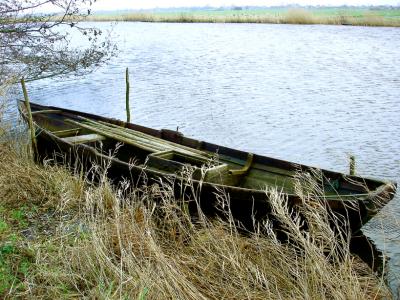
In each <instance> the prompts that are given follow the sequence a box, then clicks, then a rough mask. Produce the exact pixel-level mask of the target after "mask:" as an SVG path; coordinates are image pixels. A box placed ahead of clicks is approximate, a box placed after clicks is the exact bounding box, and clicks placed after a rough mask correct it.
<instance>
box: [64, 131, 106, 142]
mask: <svg viewBox="0 0 400 300" xmlns="http://www.w3.org/2000/svg"><path fill="white" fill-rule="evenodd" d="M105 139H106V137H105V136H102V135H100V134H97V133H90V134H84V135H76V136H69V137H65V138H62V139H61V140H62V141H64V142H67V143H70V144H74V145H76V144H84V143H91V142H97V141H102V140H105Z"/></svg>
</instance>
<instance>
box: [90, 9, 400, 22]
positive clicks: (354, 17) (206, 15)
mask: <svg viewBox="0 0 400 300" xmlns="http://www.w3.org/2000/svg"><path fill="white" fill-rule="evenodd" d="M89 20H92V21H142V22H182V23H191V22H204V23H206V22H208V23H272V24H328V25H341V24H345V25H361V26H400V9H397V8H396V9H373V8H348V9H343V8H330V7H323V8H307V9H306V8H270V9H248V10H246V9H244V10H203V11H202V10H195V11H190V10H181V11H172V12H170V11H168V12H163V11H154V12H151V11H142V12H132V13H121V14H113V13H110V14H103V15H100V14H99V15H93V16H91V17H90V18H89Z"/></svg>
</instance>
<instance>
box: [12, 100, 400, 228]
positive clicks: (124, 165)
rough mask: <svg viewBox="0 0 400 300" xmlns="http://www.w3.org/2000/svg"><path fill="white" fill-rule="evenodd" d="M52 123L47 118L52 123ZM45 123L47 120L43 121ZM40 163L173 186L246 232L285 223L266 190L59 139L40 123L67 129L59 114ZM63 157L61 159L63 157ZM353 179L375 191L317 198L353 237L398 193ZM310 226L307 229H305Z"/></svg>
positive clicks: (262, 161) (40, 135) (194, 205)
mask: <svg viewBox="0 0 400 300" xmlns="http://www.w3.org/2000/svg"><path fill="white" fill-rule="evenodd" d="M31 109H32V112H37V111H44V110H59V111H62V114H63V116H65V115H67V116H71V117H73V116H83V117H85V118H91V119H95V120H100V121H103V122H107V123H110V124H115V125H122V126H124V127H125V128H130V129H133V130H138V131H140V132H144V133H146V134H149V135H152V136H155V137H158V138H162V139H165V140H168V141H170V142H174V143H178V144H183V145H185V146H187V147H191V146H192V147H193V148H197V149H198V148H201V149H206V150H207V151H209V152H214V153H218V154H219V155H223V156H227V157H232V158H235V159H241V160H245V159H246V156H247V155H248V153H246V152H242V151H240V150H235V149H230V148H227V147H223V146H219V145H214V144H211V143H206V142H202V141H197V140H194V139H190V138H186V137H184V136H183V135H182V134H180V133H178V132H175V131H169V130H155V129H151V128H146V127H143V126H139V125H136V124H129V123H125V122H122V121H118V120H114V119H109V118H104V117H100V116H96V115H92V114H87V113H82V112H77V111H72V110H66V109H61V108H57V107H47V106H41V105H37V104H33V103H32V104H31ZM20 111H21V112H22V114H23V116H25V117H26V113H25V112H26V110H25V109H24V103H22V102H21V103H20ZM46 118H47V119H46ZM43 120H45V121H43ZM35 121H36V133H37V145H38V154H39V156H38V159H39V160H41V161H42V160H44V159H49V158H50V159H55V160H56V161H58V162H63V163H67V164H68V165H70V166H71V167H74V166H76V165H77V164H79V165H81V166H84V167H85V168H86V169H90V167H91V166H92V165H93V164H97V165H100V166H106V165H107V166H108V167H107V175H108V177H109V178H110V180H112V181H113V182H115V183H117V182H119V181H121V180H129V181H131V183H132V184H133V185H134V186H135V187H138V188H142V187H143V188H144V187H149V186H151V185H159V186H160V182H161V181H162V182H164V183H165V182H167V183H168V184H170V185H171V187H172V188H173V190H174V193H175V198H176V199H178V200H188V203H189V210H190V211H191V212H192V213H194V214H196V212H197V211H198V208H201V210H202V211H203V212H204V213H205V214H207V215H220V216H222V217H223V216H224V211H226V208H228V207H229V210H230V213H231V214H232V216H233V217H234V219H235V220H236V221H237V222H238V223H240V224H241V225H242V226H243V228H246V229H249V230H254V229H255V226H257V224H259V222H261V221H263V220H264V219H266V218H268V220H269V221H270V222H272V223H274V225H275V227H279V224H278V223H279V222H278V221H277V220H276V219H274V218H273V217H271V216H272V214H271V205H270V198H269V197H270V194H269V193H268V192H267V191H266V190H260V189H249V188H242V187H236V186H230V185H223V184H214V183H209V182H206V181H203V180H196V179H193V178H190V179H188V178H184V177H182V176H180V175H179V174H165V173H162V172H158V171H157V170H152V169H148V168H146V167H143V166H137V165H134V164H130V163H128V161H127V160H122V159H119V158H118V157H113V156H109V155H104V154H102V153H101V152H100V151H98V150H97V149H96V148H95V147H93V146H91V145H87V144H77V145H74V144H71V143H69V142H66V141H65V140H63V139H62V138H60V137H59V136H57V135H55V134H53V133H52V130H49V129H48V128H46V127H44V125H40V124H50V125H49V126H48V127H49V128H53V129H54V128H56V127H57V126H59V128H63V124H62V123H63V121H62V119H57V118H56V116H55V115H52V114H46V115H43V116H42V115H40V114H37V115H35ZM60 154H61V155H60ZM254 164H258V165H268V166H273V167H274V168H280V169H282V170H288V171H289V170H290V171H293V170H299V171H302V172H311V171H313V170H314V168H311V167H309V166H304V165H301V164H294V163H291V162H287V161H282V160H277V159H273V158H269V157H265V156H260V155H254ZM320 172H322V173H323V174H324V176H326V177H329V178H339V177H340V176H343V174H340V173H336V172H332V171H327V170H320ZM351 179H352V180H355V181H359V182H365V183H366V184H367V185H368V186H370V187H371V189H372V190H371V191H370V192H368V193H360V195H355V196H354V197H351V198H348V199H346V200H343V199H342V198H341V197H340V196H338V197H332V196H329V197H327V198H325V197H321V198H318V197H317V198H318V199H316V200H317V201H320V202H321V203H323V205H325V206H326V208H327V209H328V211H329V213H330V214H332V215H335V216H336V218H332V219H335V220H338V218H337V217H339V219H342V221H341V222H340V224H341V226H342V227H343V228H345V229H346V230H350V231H351V232H352V233H355V232H357V231H358V230H359V229H360V228H361V227H362V225H363V224H365V223H366V222H367V221H368V220H369V219H371V218H372V217H373V216H374V215H375V214H376V213H377V212H378V211H379V210H380V209H381V208H382V207H383V206H384V205H385V204H386V203H387V202H388V201H390V200H391V199H392V198H393V195H394V193H395V190H396V185H395V184H394V183H390V182H388V183H386V182H381V181H375V180H372V179H366V178H361V177H357V176H353V177H352V178H351ZM283 197H285V198H286V201H287V204H288V206H289V208H294V209H295V208H297V207H300V206H301V205H303V201H304V200H302V199H301V198H300V197H298V196H297V195H295V194H284V195H283ZM305 226H306V225H305Z"/></svg>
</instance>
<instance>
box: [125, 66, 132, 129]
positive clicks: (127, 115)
mask: <svg viewBox="0 0 400 300" xmlns="http://www.w3.org/2000/svg"><path fill="white" fill-rule="evenodd" d="M125 83H126V95H125V98H126V99H125V102H126V122H127V123H130V122H131V108H130V106H129V88H130V85H129V69H128V68H126V72H125Z"/></svg>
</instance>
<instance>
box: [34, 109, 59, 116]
mask: <svg viewBox="0 0 400 300" xmlns="http://www.w3.org/2000/svg"><path fill="white" fill-rule="evenodd" d="M61 112H62V111H61V110H59V109H45V110H37V111H33V112H32V115H38V114H57V113H61Z"/></svg>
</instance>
